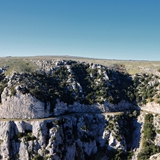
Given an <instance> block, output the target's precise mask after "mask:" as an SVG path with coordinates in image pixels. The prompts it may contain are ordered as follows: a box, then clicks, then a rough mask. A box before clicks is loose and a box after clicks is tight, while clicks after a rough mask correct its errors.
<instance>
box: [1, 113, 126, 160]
mask: <svg viewBox="0 0 160 160" xmlns="http://www.w3.org/2000/svg"><path fill="white" fill-rule="evenodd" d="M105 122H106V120H105V117H104V116H103V115H100V114H95V115H92V114H83V115H72V116H62V117H59V118H48V119H45V120H43V119H39V120H24V121H22V120H16V121H7V120H1V121H0V128H1V129H0V156H1V159H4V160H5V159H18V158H19V159H23V160H29V159H33V158H35V157H36V156H37V157H38V156H39V157H43V158H46V159H57V160H61V159H65V160H68V159H71V160H75V159H76V158H79V159H82V160H85V159H87V157H92V156H93V155H95V154H96V153H97V152H98V148H99V147H103V148H106V149H107V148H110V147H113V143H110V142H111V141H112V142H113V141H116V143H117V144H116V145H114V149H122V150H125V148H126V146H125V145H124V144H125V139H122V140H121V141H117V140H116V139H115V138H114V136H113V135H112V131H110V132H107V130H106V129H105V127H106V124H105ZM107 141H108V142H109V143H107ZM105 157H106V156H105ZM106 159H107V157H106Z"/></svg>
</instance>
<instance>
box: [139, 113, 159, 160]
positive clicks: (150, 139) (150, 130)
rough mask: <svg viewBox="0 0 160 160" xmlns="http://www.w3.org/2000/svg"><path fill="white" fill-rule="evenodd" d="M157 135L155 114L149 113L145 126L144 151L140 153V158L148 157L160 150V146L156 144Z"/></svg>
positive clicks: (141, 159) (142, 159)
mask: <svg viewBox="0 0 160 160" xmlns="http://www.w3.org/2000/svg"><path fill="white" fill-rule="evenodd" d="M155 136H156V132H155V128H154V125H153V115H152V114H147V115H146V116H145V122H144V126H143V144H142V147H143V149H142V151H141V152H140V153H139V154H138V160H144V159H148V158H149V157H150V156H151V155H153V154H156V153H159V152H160V146H155V145H154V139H155Z"/></svg>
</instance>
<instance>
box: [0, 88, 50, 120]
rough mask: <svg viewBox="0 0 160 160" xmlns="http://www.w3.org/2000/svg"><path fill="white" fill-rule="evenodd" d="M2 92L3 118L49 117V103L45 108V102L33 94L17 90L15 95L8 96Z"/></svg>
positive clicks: (1, 110)
mask: <svg viewBox="0 0 160 160" xmlns="http://www.w3.org/2000/svg"><path fill="white" fill-rule="evenodd" d="M6 90H7V89H5V90H4V92H3V93H2V95H1V97H2V104H1V105H0V117H1V118H28V119H30V118H42V117H48V116H49V115H50V113H49V108H50V107H49V104H48V105H47V107H46V108H45V106H44V103H42V102H41V101H39V100H38V99H36V98H35V97H33V96H31V95H30V94H22V93H20V92H17V93H16V95H15V96H6V92H7V91H6Z"/></svg>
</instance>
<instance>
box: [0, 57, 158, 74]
mask: <svg viewBox="0 0 160 160" xmlns="http://www.w3.org/2000/svg"><path fill="white" fill-rule="evenodd" d="M51 59H52V60H53V59H55V60H56V59H59V60H75V61H80V62H87V63H95V64H102V65H104V66H107V67H111V66H113V65H114V64H119V65H125V67H126V70H127V72H128V73H130V74H131V75H133V74H135V73H142V72H146V73H153V74H157V75H160V72H158V69H160V61H132V60H130V61H127V60H109V59H94V58H83V57H70V56H35V57H5V58H0V67H3V66H9V68H8V71H7V74H10V73H11V72H12V71H18V72H25V71H28V72H30V71H33V70H35V69H36V67H37V66H36V65H35V64H34V63H33V62H31V61H30V60H51Z"/></svg>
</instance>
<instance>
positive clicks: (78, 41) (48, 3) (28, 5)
mask: <svg viewBox="0 0 160 160" xmlns="http://www.w3.org/2000/svg"><path fill="white" fill-rule="evenodd" d="M159 8H160V1H159V0H154V1H151V0H27V1H24V0H23V1H22V0H14V1H13V0H1V1H0V57H3V56H35V55H70V56H80V57H93V58H105V59H126V60H130V59H131V60H160V9H159Z"/></svg>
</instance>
